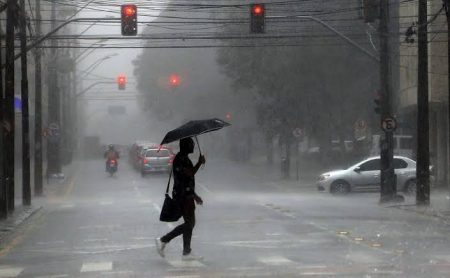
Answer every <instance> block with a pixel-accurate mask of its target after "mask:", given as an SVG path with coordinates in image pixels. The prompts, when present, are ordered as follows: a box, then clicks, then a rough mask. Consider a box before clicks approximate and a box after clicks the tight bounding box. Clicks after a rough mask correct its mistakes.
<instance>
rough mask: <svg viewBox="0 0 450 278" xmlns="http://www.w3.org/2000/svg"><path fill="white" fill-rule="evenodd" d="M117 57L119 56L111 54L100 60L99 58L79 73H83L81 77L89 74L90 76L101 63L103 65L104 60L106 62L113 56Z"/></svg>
mask: <svg viewBox="0 0 450 278" xmlns="http://www.w3.org/2000/svg"><path fill="white" fill-rule="evenodd" d="M117 55H119V54H117V53H113V54H110V55H106V56H104V57H102V58H100V59H98V60H96V61H94V62H93V63H92V64H91V65H90V66H88V67H87V68H86V69H84V70H81V72H84V75H83V76H82V77H84V76H86V75H89V74H90V73H91V72H92V71H93V70H94V69H95V68H97V67H98V66H99V65H100V64H101V63H103V62H104V61H106V60H108V59H110V58H112V57H114V56H117Z"/></svg>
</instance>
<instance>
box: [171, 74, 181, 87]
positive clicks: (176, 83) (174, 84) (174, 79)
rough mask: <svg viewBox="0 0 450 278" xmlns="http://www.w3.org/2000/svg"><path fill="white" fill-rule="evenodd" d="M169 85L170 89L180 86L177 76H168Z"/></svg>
mask: <svg viewBox="0 0 450 278" xmlns="http://www.w3.org/2000/svg"><path fill="white" fill-rule="evenodd" d="M169 85H170V86H171V87H178V86H180V76H179V75H178V74H175V73H174V74H171V75H170V76H169Z"/></svg>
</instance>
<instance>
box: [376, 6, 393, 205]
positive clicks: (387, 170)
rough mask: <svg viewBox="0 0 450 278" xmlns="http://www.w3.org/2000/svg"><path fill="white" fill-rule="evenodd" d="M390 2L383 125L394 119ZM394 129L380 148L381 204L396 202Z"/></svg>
mask: <svg viewBox="0 0 450 278" xmlns="http://www.w3.org/2000/svg"><path fill="white" fill-rule="evenodd" d="M389 5H390V4H389V0H381V1H380V30H379V32H380V96H381V100H380V101H381V113H380V114H381V119H380V120H381V121H380V122H381V125H383V126H384V124H383V123H384V122H386V121H391V120H392V119H393V118H392V88H391V84H390V78H391V67H390V52H389V16H390V13H389ZM394 130H395V127H394V128H388V129H386V128H385V129H384V138H382V143H381V148H380V158H381V159H380V166H381V191H380V203H383V202H389V201H394V200H395V197H396V195H397V185H396V177H395V173H394V165H393V160H394V152H393V143H394Z"/></svg>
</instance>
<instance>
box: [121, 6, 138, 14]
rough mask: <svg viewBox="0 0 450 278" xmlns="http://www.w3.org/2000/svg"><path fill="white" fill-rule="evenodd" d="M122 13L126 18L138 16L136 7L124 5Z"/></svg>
mask: <svg viewBox="0 0 450 278" xmlns="http://www.w3.org/2000/svg"><path fill="white" fill-rule="evenodd" d="M122 13H123V14H124V15H125V16H134V15H135V14H136V5H123V6H122Z"/></svg>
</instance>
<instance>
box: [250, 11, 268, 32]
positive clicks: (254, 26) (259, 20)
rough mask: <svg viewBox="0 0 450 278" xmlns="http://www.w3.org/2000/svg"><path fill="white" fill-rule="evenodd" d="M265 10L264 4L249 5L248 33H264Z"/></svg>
mask: <svg viewBox="0 0 450 278" xmlns="http://www.w3.org/2000/svg"><path fill="white" fill-rule="evenodd" d="M265 17H266V16H265V8H264V4H251V5H250V32H251V33H264V25H265V24H264V23H265Z"/></svg>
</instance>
